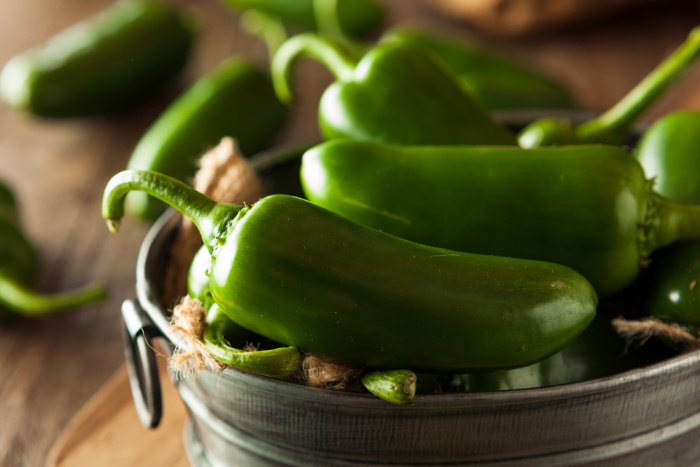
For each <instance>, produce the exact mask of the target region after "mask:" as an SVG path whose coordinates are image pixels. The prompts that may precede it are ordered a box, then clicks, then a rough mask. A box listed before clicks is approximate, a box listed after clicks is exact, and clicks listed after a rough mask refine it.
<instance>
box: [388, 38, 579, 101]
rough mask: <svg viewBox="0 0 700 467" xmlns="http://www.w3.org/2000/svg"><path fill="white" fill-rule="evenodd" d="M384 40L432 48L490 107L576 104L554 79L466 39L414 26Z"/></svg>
mask: <svg viewBox="0 0 700 467" xmlns="http://www.w3.org/2000/svg"><path fill="white" fill-rule="evenodd" d="M381 41H399V42H406V43H411V44H417V45H420V46H422V47H427V48H429V49H430V50H432V51H433V52H435V53H436V54H437V55H438V56H439V57H440V58H441V59H442V60H444V62H445V63H446V64H447V66H448V67H450V69H451V70H452V71H453V72H454V73H455V74H456V75H457V76H458V77H459V80H460V82H461V83H462V86H464V88H465V89H466V90H467V91H468V92H469V93H470V94H472V95H473V96H474V97H475V98H476V99H477V100H478V101H479V102H481V103H482V104H484V105H485V106H486V108H488V109H489V110H522V109H571V108H574V107H575V106H576V105H575V103H574V99H573V98H572V96H571V95H570V94H569V92H568V91H566V90H565V89H564V88H563V87H562V86H561V85H559V84H558V83H556V82H555V81H554V80H552V79H550V78H548V77H546V76H544V75H543V74H540V73H538V72H536V71H534V70H532V69H531V68H528V67H526V66H524V65H521V64H520V63H518V62H516V61H514V60H510V59H508V58H506V57H504V56H501V55H498V54H496V53H494V52H491V51H487V50H485V49H482V48H480V47H477V46H476V45H474V44H470V43H469V42H467V41H464V40H459V39H457V38H453V37H450V36H447V35H443V34H440V33H438V32H436V31H429V30H425V29H421V28H415V27H413V28H410V27H403V28H397V29H393V30H390V31H388V32H387V33H385V34H384V35H383V36H382V38H381Z"/></svg>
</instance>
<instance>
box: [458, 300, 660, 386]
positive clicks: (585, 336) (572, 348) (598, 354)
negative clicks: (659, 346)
mask: <svg viewBox="0 0 700 467" xmlns="http://www.w3.org/2000/svg"><path fill="white" fill-rule="evenodd" d="M609 316H610V314H608V313H603V312H602V311H600V312H599V314H598V315H597V316H596V318H595V319H594V320H593V321H592V322H591V324H590V325H589V326H588V327H587V328H586V329H584V330H583V332H582V333H581V334H580V335H578V336H577V337H576V339H574V340H573V341H572V342H571V343H570V344H569V345H567V346H566V347H564V348H563V349H562V350H561V351H559V352H557V353H556V354H554V355H552V356H551V357H548V358H546V359H545V360H542V361H541V362H537V363H535V364H534V365H530V366H526V367H523V368H516V369H513V370H503V371H498V372H493V373H473V374H465V375H461V377H462V379H463V380H464V382H465V389H466V390H467V391H469V392H485V391H502V390H508V389H522V388H539V387H546V386H553V385H558V384H571V383H576V382H580V381H589V380H592V379H596V378H603V377H606V376H612V375H615V374H618V373H621V372H623V371H627V370H631V369H633V368H639V367H640V366H642V365H643V364H649V363H651V362H650V361H648V360H651V359H649V358H648V357H647V356H646V355H641V354H642V352H636V353H635V352H628V348H627V343H626V342H625V340H624V339H623V338H622V337H620V335H619V334H618V333H617V332H616V331H615V329H614V328H613V326H612V325H611V323H610V318H609Z"/></svg>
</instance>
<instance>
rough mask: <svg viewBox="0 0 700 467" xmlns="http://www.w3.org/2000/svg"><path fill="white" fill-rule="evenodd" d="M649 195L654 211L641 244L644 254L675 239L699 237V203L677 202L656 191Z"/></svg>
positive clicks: (646, 254)
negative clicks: (643, 241) (643, 243)
mask: <svg viewBox="0 0 700 467" xmlns="http://www.w3.org/2000/svg"><path fill="white" fill-rule="evenodd" d="M651 196H653V197H654V198H653V199H652V205H653V206H654V210H655V212H654V213H652V216H653V220H652V221H651V222H650V224H649V225H648V226H646V227H647V229H648V232H649V233H648V234H647V235H646V239H645V240H646V241H645V245H643V246H642V249H643V251H642V254H643V255H644V256H648V255H649V254H651V252H653V251H654V250H656V249H658V248H662V247H664V246H667V245H670V244H671V243H673V242H675V241H676V240H681V239H688V238H700V205H690V204H682V203H678V202H676V201H673V200H670V199H668V198H665V197H663V196H661V195H659V194H656V193H652V195H651ZM644 250H646V251H644Z"/></svg>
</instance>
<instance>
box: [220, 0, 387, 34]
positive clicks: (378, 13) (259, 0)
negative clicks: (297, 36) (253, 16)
mask: <svg viewBox="0 0 700 467" xmlns="http://www.w3.org/2000/svg"><path fill="white" fill-rule="evenodd" d="M223 1H224V3H226V4H227V5H228V6H229V7H231V8H233V9H234V10H236V11H245V10H251V9H253V10H259V11H262V12H264V13H266V14H268V15H271V16H276V17H278V18H280V19H281V20H283V21H286V22H289V23H290V24H293V25H295V26H298V27H301V28H303V29H305V30H316V29H317V28H318V13H317V11H318V10H317V5H316V2H317V1H318V0H223ZM338 21H339V23H340V27H341V29H342V31H343V33H344V34H347V35H349V36H366V35H367V34H369V33H371V32H372V31H374V30H375V29H376V28H378V27H379V26H380V25H381V23H382V21H384V8H382V6H381V5H380V4H379V3H378V2H376V1H374V0H340V1H339V2H338ZM321 22H322V23H323V21H321Z"/></svg>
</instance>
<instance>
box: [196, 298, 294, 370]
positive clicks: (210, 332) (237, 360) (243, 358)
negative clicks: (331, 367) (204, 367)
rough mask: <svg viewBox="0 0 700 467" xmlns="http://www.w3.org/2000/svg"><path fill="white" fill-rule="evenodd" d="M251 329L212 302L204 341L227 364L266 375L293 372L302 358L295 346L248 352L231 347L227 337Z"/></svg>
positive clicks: (218, 358)
mask: <svg viewBox="0 0 700 467" xmlns="http://www.w3.org/2000/svg"><path fill="white" fill-rule="evenodd" d="M240 332H248V331H247V330H245V329H243V328H241V327H240V326H238V325H237V324H236V323H234V322H233V321H231V320H230V319H229V318H228V316H226V315H225V314H224V313H223V312H221V311H220V310H219V307H218V306H216V305H213V306H212V308H211V309H210V310H209V312H208V314H207V327H206V328H205V330H204V335H203V336H202V341H203V342H204V345H205V347H206V348H207V350H209V352H210V353H211V354H212V356H213V357H214V358H215V359H217V360H219V361H220V362H223V363H225V364H227V365H230V366H233V367H236V368H239V369H242V370H246V371H251V372H253V373H258V374H261V375H265V376H286V375H289V374H291V373H294V372H295V371H296V370H297V368H298V367H299V362H300V361H301V352H299V350H298V349H297V348H296V347H279V348H276V349H269V350H256V351H245V350H241V349H237V348H234V347H232V346H231V345H230V344H229V342H228V339H232V338H234V336H235V335H236V334H239V333H240Z"/></svg>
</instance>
